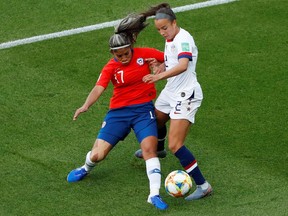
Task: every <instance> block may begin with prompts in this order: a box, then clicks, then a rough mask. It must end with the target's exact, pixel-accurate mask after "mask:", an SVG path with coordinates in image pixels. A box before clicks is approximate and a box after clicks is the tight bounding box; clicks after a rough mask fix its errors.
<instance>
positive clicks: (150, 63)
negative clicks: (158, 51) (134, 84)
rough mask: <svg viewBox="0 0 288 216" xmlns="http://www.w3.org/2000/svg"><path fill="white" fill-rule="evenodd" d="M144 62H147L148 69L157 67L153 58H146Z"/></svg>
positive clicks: (157, 63) (156, 62)
mask: <svg viewBox="0 0 288 216" xmlns="http://www.w3.org/2000/svg"><path fill="white" fill-rule="evenodd" d="M145 61H146V62H148V64H149V66H150V67H155V66H158V65H159V62H158V61H157V60H156V59H155V58H146V59H145Z"/></svg>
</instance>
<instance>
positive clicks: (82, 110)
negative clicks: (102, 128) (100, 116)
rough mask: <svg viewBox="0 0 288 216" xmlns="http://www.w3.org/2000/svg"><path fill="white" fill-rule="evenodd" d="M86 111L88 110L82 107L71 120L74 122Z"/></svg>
mask: <svg viewBox="0 0 288 216" xmlns="http://www.w3.org/2000/svg"><path fill="white" fill-rule="evenodd" d="M87 110H88V108H87V107H84V106H82V107H80V108H79V109H77V110H76V112H75V113H74V116H73V120H74V121H75V120H76V119H77V117H78V116H79V115H80V114H81V113H83V112H86V111H87Z"/></svg>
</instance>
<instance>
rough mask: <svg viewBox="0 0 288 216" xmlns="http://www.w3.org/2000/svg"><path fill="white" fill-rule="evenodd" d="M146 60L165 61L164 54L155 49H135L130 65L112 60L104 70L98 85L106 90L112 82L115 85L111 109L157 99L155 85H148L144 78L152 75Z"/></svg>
mask: <svg viewBox="0 0 288 216" xmlns="http://www.w3.org/2000/svg"><path fill="white" fill-rule="evenodd" d="M146 58H155V59H157V60H158V61H159V62H163V61H164V54H163V52H161V51H159V50H157V49H153V48H133V49H132V58H131V61H130V63H129V64H128V65H123V64H122V63H121V62H118V61H117V60H116V59H114V58H113V59H111V60H110V61H109V62H108V63H107V64H106V65H105V66H104V67H103V69H102V71H101V74H100V76H99V79H98V81H97V83H96V85H101V86H103V87H104V88H106V87H107V86H108V84H109V82H110V81H111V82H112V84H113V85H114V89H113V96H112V98H111V99H110V109H115V108H120V107H124V106H131V105H136V104H141V103H146V102H149V101H151V100H153V99H155V97H156V89H155V85H154V83H151V84H148V83H144V82H143V81H142V78H143V77H144V76H145V75H147V74H150V73H151V71H150V67H149V64H148V63H147V62H146V61H145V59H146Z"/></svg>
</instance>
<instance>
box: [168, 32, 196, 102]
mask: <svg viewBox="0 0 288 216" xmlns="http://www.w3.org/2000/svg"><path fill="white" fill-rule="evenodd" d="M164 55H165V65H166V70H169V69H171V68H173V67H175V66H176V65H177V64H178V63H179V61H178V60H179V59H180V58H188V59H189V64H188V68H187V70H186V71H184V72H183V73H181V74H179V75H177V76H174V77H170V78H168V79H167V84H166V86H165V89H166V91H168V92H171V94H175V95H174V96H175V99H176V100H178V101H182V100H185V99H187V98H189V97H190V96H191V95H192V94H193V91H194V89H195V87H197V86H199V83H198V81H197V77H196V63H197V57H198V49H197V47H196V45H195V42H194V39H193V37H192V36H191V35H190V33H189V32H187V31H186V30H184V29H182V28H180V31H179V33H178V34H177V35H176V36H175V38H174V39H173V41H168V40H166V43H165V52H164ZM164 73H165V72H164Z"/></svg>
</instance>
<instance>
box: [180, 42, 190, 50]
mask: <svg viewBox="0 0 288 216" xmlns="http://www.w3.org/2000/svg"><path fill="white" fill-rule="evenodd" d="M181 48H182V51H184V52H187V51H190V46H189V43H181Z"/></svg>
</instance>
